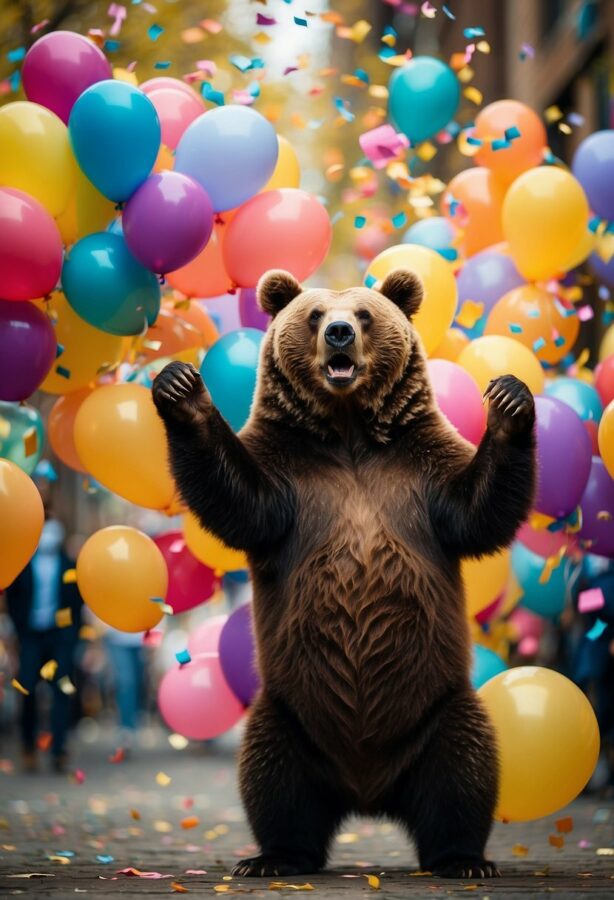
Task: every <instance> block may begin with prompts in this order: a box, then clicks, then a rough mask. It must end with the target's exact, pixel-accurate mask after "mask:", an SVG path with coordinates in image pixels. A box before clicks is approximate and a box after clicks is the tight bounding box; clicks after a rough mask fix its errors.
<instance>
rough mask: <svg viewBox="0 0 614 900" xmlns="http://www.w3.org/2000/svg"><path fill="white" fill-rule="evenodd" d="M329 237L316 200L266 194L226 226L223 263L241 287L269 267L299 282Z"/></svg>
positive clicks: (287, 191)
mask: <svg viewBox="0 0 614 900" xmlns="http://www.w3.org/2000/svg"><path fill="white" fill-rule="evenodd" d="M207 115H210V113H207ZM331 239H332V227H331V224H330V219H329V218H328V213H327V212H326V210H325V208H324V207H323V206H322V204H321V203H320V201H319V200H318V199H316V198H315V197H312V196H311V195H310V194H307V193H306V192H305V191H300V190H296V189H294V188H281V189H280V190H277V191H267V192H266V193H264V194H258V196H256V197H252V199H251V200H248V202H247V203H246V204H245V205H244V206H242V207H241V209H240V210H239V211H238V213H237V214H236V216H235V217H234V219H233V220H232V222H231V223H230V224H229V225H228V229H227V231H226V237H225V239H224V246H223V251H222V252H223V256H224V265H225V267H226V271H227V272H228V274H229V276H230V278H231V279H232V280H233V281H234V282H235V284H237V285H238V286H240V287H255V286H256V285H257V284H258V280H259V278H260V276H261V275H264V273H265V272H266V271H268V270H269V269H286V270H287V271H288V272H291V273H292V275H294V277H295V278H297V279H298V280H299V281H303V279H305V278H309V276H310V275H312V274H313V273H314V272H315V270H316V269H317V268H318V266H319V265H320V263H321V262H322V261H323V259H324V257H325V256H326V254H327V252H328V248H329V246H330V242H331Z"/></svg>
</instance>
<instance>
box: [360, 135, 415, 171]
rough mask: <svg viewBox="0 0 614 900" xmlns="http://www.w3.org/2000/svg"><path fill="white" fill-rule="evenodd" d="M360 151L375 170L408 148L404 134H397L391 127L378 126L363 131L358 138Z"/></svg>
mask: <svg viewBox="0 0 614 900" xmlns="http://www.w3.org/2000/svg"><path fill="white" fill-rule="evenodd" d="M358 143H359V144H360V149H361V150H362V152H363V153H364V154H365V156H366V157H367V158H368V159H370V160H371V162H372V163H373V165H374V166H375V168H376V169H383V168H384V167H385V166H386V165H387V164H388V163H389V162H390V160H391V159H394V157H396V156H398V155H399V153H401V152H402V151H403V150H406V149H407V147H409V140H408V139H407V138H406V137H405V135H404V134H398V133H397V132H396V131H395V130H394V128H393V127H392V125H380V126H379V128H372V129H371V131H365V132H364V133H363V134H361V135H360V137H359V138H358Z"/></svg>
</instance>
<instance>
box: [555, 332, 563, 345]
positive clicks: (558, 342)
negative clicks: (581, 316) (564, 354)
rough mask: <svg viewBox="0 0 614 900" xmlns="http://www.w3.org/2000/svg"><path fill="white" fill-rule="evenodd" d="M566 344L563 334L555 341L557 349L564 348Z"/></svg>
mask: <svg viewBox="0 0 614 900" xmlns="http://www.w3.org/2000/svg"><path fill="white" fill-rule="evenodd" d="M564 343H565V338H564V337H563V335H562V334H559V336H558V337H556V338H555V339H554V346H555V347H562V346H563V344H564Z"/></svg>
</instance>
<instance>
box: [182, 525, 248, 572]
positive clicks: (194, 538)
mask: <svg viewBox="0 0 614 900" xmlns="http://www.w3.org/2000/svg"><path fill="white" fill-rule="evenodd" d="M183 534H184V537H185V542H186V544H187V545H188V547H189V548H190V550H191V552H192V553H193V554H194V556H195V557H196V559H199V560H200V561H201V563H204V565H205V566H209V568H210V569H213V571H214V572H215V574H216V575H219V574H221V573H222V572H235V571H236V570H237V569H245V568H246V567H247V558H246V556H245V553H243V551H242V550H233V549H232V548H231V547H227V546H226V545H225V544H223V543H222V541H220V540H219V538H216V537H215V535H213V534H211V532H210V531H205V529H204V528H201V526H200V523H199V521H198V519H197V518H196V516H195V515H194V513H191V512H187V513H186V514H185V516H184V519H183Z"/></svg>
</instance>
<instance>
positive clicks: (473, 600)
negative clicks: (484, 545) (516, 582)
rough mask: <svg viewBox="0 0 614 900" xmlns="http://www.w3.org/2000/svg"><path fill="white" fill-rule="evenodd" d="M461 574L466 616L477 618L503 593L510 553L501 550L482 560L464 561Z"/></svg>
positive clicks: (508, 569) (508, 568)
mask: <svg viewBox="0 0 614 900" xmlns="http://www.w3.org/2000/svg"><path fill="white" fill-rule="evenodd" d="M461 572H462V575H463V581H464V583H465V599H466V603H467V615H468V616H470V617H473V616H477V614H478V613H480V612H482V610H483V609H486V607H487V606H490V604H491V603H493V602H494V601H495V600H496V599H497V597H498V596H499V594H501V593H503V591H504V589H505V585H506V584H507V579H508V577H509V574H510V552H509V550H502V551H501V553H493V554H492V556H484V557H482V559H464V560H463V561H462V564H461Z"/></svg>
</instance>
